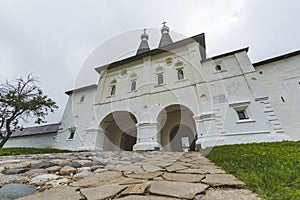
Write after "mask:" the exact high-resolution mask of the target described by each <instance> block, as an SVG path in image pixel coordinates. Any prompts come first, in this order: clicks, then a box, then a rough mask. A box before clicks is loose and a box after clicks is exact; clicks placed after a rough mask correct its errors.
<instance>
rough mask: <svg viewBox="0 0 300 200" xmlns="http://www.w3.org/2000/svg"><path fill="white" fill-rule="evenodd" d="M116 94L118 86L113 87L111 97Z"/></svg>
mask: <svg viewBox="0 0 300 200" xmlns="http://www.w3.org/2000/svg"><path fill="white" fill-rule="evenodd" d="M115 94H116V85H112V86H111V90H110V95H111V96H113V95H115Z"/></svg>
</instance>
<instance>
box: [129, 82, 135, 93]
mask: <svg viewBox="0 0 300 200" xmlns="http://www.w3.org/2000/svg"><path fill="white" fill-rule="evenodd" d="M130 89H131V91H135V90H136V81H131V88H130Z"/></svg>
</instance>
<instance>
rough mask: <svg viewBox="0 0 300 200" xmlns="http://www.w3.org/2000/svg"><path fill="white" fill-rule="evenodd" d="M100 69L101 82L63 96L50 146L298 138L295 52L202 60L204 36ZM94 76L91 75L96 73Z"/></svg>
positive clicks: (158, 146)
mask: <svg viewBox="0 0 300 200" xmlns="http://www.w3.org/2000/svg"><path fill="white" fill-rule="evenodd" d="M161 34H162V35H161V40H160V43H159V47H158V48H157V49H152V50H150V48H149V45H148V37H149V36H148V34H147V33H146V32H144V33H143V34H142V35H141V43H140V46H139V48H138V50H137V53H136V55H134V56H131V57H129V58H125V59H123V60H119V61H116V62H113V63H110V64H108V65H105V66H101V67H97V68H96V72H97V73H98V74H99V82H98V84H96V85H90V86H86V87H83V88H78V89H74V90H71V91H68V92H66V94H67V95H69V100H68V103H67V106H66V108H65V112H64V115H63V117H62V121H61V126H60V129H59V130H58V132H57V134H56V136H55V137H54V140H55V142H54V147H56V148H64V149H65V148H67V149H71V150H119V149H121V150H166V151H182V150H194V149H195V148H196V147H197V146H200V147H202V148H206V147H210V146H215V145H225V144H239V143H251V142H271V141H283V140H299V139H300V134H299V133H298V132H297V131H298V130H299V129H300V121H299V120H298V119H299V117H300V112H299V111H300V107H299V99H300V66H299V65H300V54H299V53H300V52H299V51H296V52H293V53H289V54H286V55H283V56H279V57H274V58H271V59H267V60H264V61H261V62H258V63H252V62H251V61H250V59H249V57H248V55H247V51H248V48H243V49H239V50H236V51H232V52H228V53H225V54H222V55H218V56H214V57H211V58H207V55H206V53H205V48H206V44H205V36H204V34H199V35H196V36H194V37H191V38H187V39H184V40H181V41H177V42H173V41H172V39H171V37H170V34H169V28H168V27H167V26H165V25H164V26H163V27H162V28H161ZM96 72H95V73H96Z"/></svg>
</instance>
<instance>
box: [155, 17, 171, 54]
mask: <svg viewBox="0 0 300 200" xmlns="http://www.w3.org/2000/svg"><path fill="white" fill-rule="evenodd" d="M166 23H167V22H163V23H162V24H163V27H162V28H161V29H160V31H161V34H162V35H161V39H160V42H159V45H158V48H160V47H163V46H166V45H168V44H171V43H173V41H172V39H171V37H170V35H169V31H170V29H169V27H167V26H166Z"/></svg>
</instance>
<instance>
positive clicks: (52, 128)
mask: <svg viewBox="0 0 300 200" xmlns="http://www.w3.org/2000/svg"><path fill="white" fill-rule="evenodd" d="M59 126H60V123H56V124H47V125H43V126H32V127H26V128H23V130H18V131H16V132H14V133H13V134H12V135H11V136H10V137H22V136H30V135H42V134H48V133H57V131H58V128H59Z"/></svg>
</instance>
